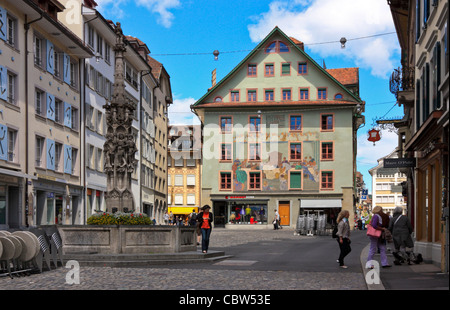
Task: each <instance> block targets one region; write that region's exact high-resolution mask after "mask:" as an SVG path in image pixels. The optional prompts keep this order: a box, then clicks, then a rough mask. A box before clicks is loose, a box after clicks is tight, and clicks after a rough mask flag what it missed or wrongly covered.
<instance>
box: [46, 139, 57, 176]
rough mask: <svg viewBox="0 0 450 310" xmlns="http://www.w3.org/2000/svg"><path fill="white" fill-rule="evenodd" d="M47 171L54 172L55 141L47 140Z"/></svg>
mask: <svg viewBox="0 0 450 310" xmlns="http://www.w3.org/2000/svg"><path fill="white" fill-rule="evenodd" d="M47 169H50V170H55V141H53V140H50V139H47Z"/></svg>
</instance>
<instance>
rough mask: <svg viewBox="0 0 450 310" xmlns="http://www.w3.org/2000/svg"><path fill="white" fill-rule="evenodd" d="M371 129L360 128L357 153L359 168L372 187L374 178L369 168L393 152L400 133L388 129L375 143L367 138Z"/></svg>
mask: <svg viewBox="0 0 450 310" xmlns="http://www.w3.org/2000/svg"><path fill="white" fill-rule="evenodd" d="M364 129H365V130H364ZM368 131H369V129H367V128H363V129H360V133H359V135H358V152H357V154H356V163H357V170H358V171H359V172H361V173H362V174H363V176H364V183H365V184H366V186H367V187H368V188H369V191H371V189H372V179H371V176H370V174H369V169H371V168H373V167H375V166H377V165H378V161H377V160H378V159H380V158H383V157H384V156H387V155H389V154H390V153H392V152H393V151H394V150H395V148H396V147H397V145H398V135H397V134H396V133H395V132H390V131H388V130H383V131H381V140H380V141H377V142H376V143H375V145H373V142H370V141H368V140H367V138H368V134H367V132H368Z"/></svg>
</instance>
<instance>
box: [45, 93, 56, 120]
mask: <svg viewBox="0 0 450 310" xmlns="http://www.w3.org/2000/svg"><path fill="white" fill-rule="evenodd" d="M47 118H48V119H51V120H52V121H54V120H55V96H53V95H52V94H49V93H47Z"/></svg>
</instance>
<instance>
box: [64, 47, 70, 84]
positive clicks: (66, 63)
mask: <svg viewBox="0 0 450 310" xmlns="http://www.w3.org/2000/svg"><path fill="white" fill-rule="evenodd" d="M63 59H64V64H63V66H64V68H63V70H64V82H66V83H67V84H69V85H70V56H69V55H67V54H66V53H64V58H63Z"/></svg>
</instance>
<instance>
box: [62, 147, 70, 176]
mask: <svg viewBox="0 0 450 310" xmlns="http://www.w3.org/2000/svg"><path fill="white" fill-rule="evenodd" d="M64 173H68V174H72V147H71V146H70V145H65V144H64Z"/></svg>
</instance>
